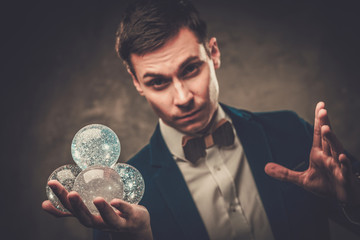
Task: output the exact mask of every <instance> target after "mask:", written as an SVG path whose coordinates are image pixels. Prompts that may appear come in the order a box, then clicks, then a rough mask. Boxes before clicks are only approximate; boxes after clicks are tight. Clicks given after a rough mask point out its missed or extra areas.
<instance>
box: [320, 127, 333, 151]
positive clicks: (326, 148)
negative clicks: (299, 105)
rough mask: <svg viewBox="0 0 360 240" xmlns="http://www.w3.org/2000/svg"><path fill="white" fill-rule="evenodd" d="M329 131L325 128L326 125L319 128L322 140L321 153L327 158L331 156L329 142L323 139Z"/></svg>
mask: <svg viewBox="0 0 360 240" xmlns="http://www.w3.org/2000/svg"><path fill="white" fill-rule="evenodd" d="M330 131H331V130H330V128H329V126H327V125H326V126H322V127H321V136H322V139H321V141H322V143H321V145H322V151H323V153H324V154H325V155H327V156H332V154H331V147H330V142H329V140H328V139H327V138H326V137H325V135H326V134H328V132H330Z"/></svg>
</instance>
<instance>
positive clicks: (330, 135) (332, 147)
mask: <svg viewBox="0 0 360 240" xmlns="http://www.w3.org/2000/svg"><path fill="white" fill-rule="evenodd" d="M321 132H322V135H323V136H324V140H325V141H326V143H327V146H328V147H329V150H328V151H329V152H330V153H331V156H332V157H333V158H334V159H335V160H336V161H337V162H338V158H339V155H340V154H341V153H342V152H343V151H344V149H343V146H342V144H341V142H340V141H339V139H338V138H337V137H336V135H335V133H334V132H333V131H332V130H331V129H330V127H329V126H327V125H326V126H323V127H322V128H321Z"/></svg>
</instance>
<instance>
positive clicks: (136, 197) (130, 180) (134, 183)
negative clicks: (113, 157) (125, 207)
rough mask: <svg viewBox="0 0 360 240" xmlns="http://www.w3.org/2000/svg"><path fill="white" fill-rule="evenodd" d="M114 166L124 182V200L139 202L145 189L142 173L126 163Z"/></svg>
mask: <svg viewBox="0 0 360 240" xmlns="http://www.w3.org/2000/svg"><path fill="white" fill-rule="evenodd" d="M112 168H114V169H115V171H116V172H117V173H118V174H119V175H120V177H121V179H122V182H123V183H124V196H123V200H125V201H127V202H129V203H133V204H138V203H139V202H140V200H141V198H142V197H143V195H144V191H145V182H144V179H143V177H142V176H141V173H140V172H139V171H138V170H137V169H136V168H135V167H133V166H131V165H129V164H126V163H117V164H115V165H114V166H113V167H112Z"/></svg>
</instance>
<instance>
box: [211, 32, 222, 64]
mask: <svg viewBox="0 0 360 240" xmlns="http://www.w3.org/2000/svg"><path fill="white" fill-rule="evenodd" d="M209 51H210V57H211V59H212V60H213V63H214V67H215V69H218V68H219V67H220V49H219V47H218V45H217V41H216V38H214V37H212V38H211V39H210V41H209Z"/></svg>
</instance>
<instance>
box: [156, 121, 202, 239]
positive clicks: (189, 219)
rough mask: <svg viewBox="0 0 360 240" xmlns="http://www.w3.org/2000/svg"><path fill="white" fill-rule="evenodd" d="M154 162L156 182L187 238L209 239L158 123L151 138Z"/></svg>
mask: <svg viewBox="0 0 360 240" xmlns="http://www.w3.org/2000/svg"><path fill="white" fill-rule="evenodd" d="M150 145H151V164H152V166H153V167H154V168H157V169H158V170H157V172H156V174H155V175H154V179H153V180H154V182H155V184H156V185H157V187H158V189H159V191H160V193H161V195H162V197H163V199H164V200H165V202H166V204H167V206H168V208H169V209H170V211H171V213H172V214H173V216H174V219H176V221H177V224H178V225H179V227H180V228H181V229H182V232H183V234H184V239H209V237H208V235H207V231H206V229H205V226H204V224H203V222H202V220H201V217H200V215H199V213H198V210H197V208H196V205H195V203H194V201H193V199H192V197H191V194H190V192H189V190H188V188H187V185H186V182H185V180H184V178H183V176H182V174H181V172H180V170H179V168H178V166H177V164H176V163H175V161H174V159H173V157H172V155H171V153H170V152H169V150H168V148H167V147H166V144H165V142H164V140H163V138H162V136H161V132H160V128H159V126H157V128H156V130H155V133H154V135H153V136H152V138H151V141H150Z"/></svg>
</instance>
